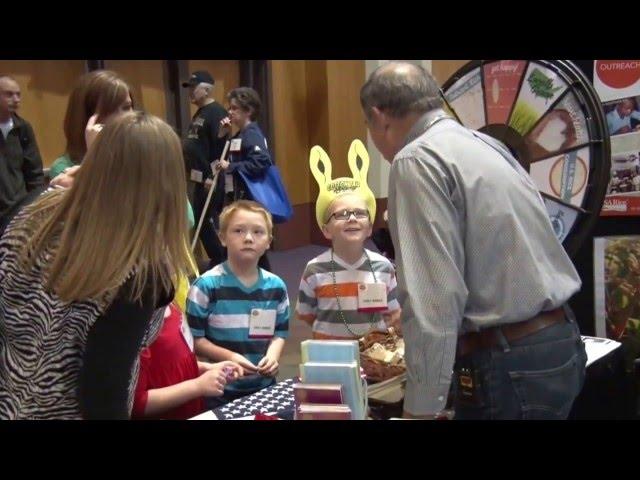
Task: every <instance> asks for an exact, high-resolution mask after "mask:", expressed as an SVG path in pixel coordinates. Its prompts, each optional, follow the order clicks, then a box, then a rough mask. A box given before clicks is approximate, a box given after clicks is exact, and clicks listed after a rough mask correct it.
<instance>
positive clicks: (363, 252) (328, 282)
mask: <svg viewBox="0 0 640 480" xmlns="http://www.w3.org/2000/svg"><path fill="white" fill-rule="evenodd" d="M358 159H360V161H361V162H360V165H358ZM348 160H349V168H350V170H351V173H352V175H353V178H346V177H342V178H336V179H332V178H331V160H330V159H329V156H328V155H327V154H326V152H325V151H324V150H323V149H322V148H321V147H319V146H315V147H313V148H312V149H311V153H310V155H309V164H310V167H311V171H312V173H313V176H314V177H315V179H316V181H317V182H318V185H319V187H320V191H319V193H318V198H317V200H316V221H317V222H318V226H319V227H320V229H321V230H322V233H323V234H324V236H325V238H327V239H328V240H331V244H332V246H331V248H330V249H329V250H327V251H326V252H324V253H322V254H320V255H318V256H317V257H315V258H314V259H312V260H311V261H310V262H309V263H307V266H306V268H305V270H304V273H303V274H302V279H301V280H300V289H299V293H298V303H297V306H296V315H297V317H298V318H299V319H300V320H303V321H305V322H307V323H309V324H311V325H312V330H313V338H315V339H341V340H344V339H349V340H351V339H357V338H360V337H362V336H364V335H366V334H367V333H368V332H370V331H372V330H381V331H384V330H386V329H387V327H388V326H391V325H394V326H397V325H398V323H399V317H400V305H399V303H398V300H397V298H396V290H397V289H396V277H395V270H394V268H393V265H392V264H391V262H390V261H389V260H388V259H387V258H385V257H383V256H382V255H380V254H378V253H376V252H372V251H370V250H367V249H366V248H364V242H365V241H366V240H367V238H369V237H370V236H371V231H372V224H373V220H374V219H375V214H376V200H375V197H374V195H373V192H372V191H371V189H370V188H369V186H368V185H367V171H368V169H369V155H368V153H367V150H366V149H365V147H364V145H363V144H362V142H361V141H360V140H357V139H356V140H354V141H353V142H352V143H351V147H350V148H349V156H348ZM320 165H322V167H323V169H322V171H321V170H320V168H319V166H320Z"/></svg>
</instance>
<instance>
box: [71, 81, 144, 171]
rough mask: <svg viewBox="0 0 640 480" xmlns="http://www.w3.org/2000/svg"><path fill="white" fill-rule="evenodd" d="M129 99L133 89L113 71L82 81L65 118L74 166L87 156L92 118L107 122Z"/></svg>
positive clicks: (78, 83) (75, 88) (72, 95)
mask: <svg viewBox="0 0 640 480" xmlns="http://www.w3.org/2000/svg"><path fill="white" fill-rule="evenodd" d="M127 95H129V96H131V88H130V87H129V85H127V83H126V82H125V81H124V80H123V79H122V78H121V77H120V76H119V75H118V74H117V73H115V72H112V71H110V70H95V71H93V72H89V73H85V74H84V75H82V76H81V77H80V78H79V79H78V82H77V83H76V86H75V87H74V89H73V91H72V92H71V95H69V102H68V103H67V112H66V114H65V117H64V135H65V137H66V139H67V147H66V151H67V154H68V155H69V157H70V158H71V160H73V162H74V163H80V162H81V161H82V158H83V157H84V155H85V153H86V152H87V145H86V143H85V138H84V130H85V127H86V125H87V122H88V121H89V118H91V115H93V114H94V113H99V114H100V118H99V119H98V121H99V122H100V121H102V120H104V119H105V118H106V117H108V116H109V115H111V114H112V113H114V112H115V111H117V110H118V109H119V108H120V106H121V105H122V104H123V103H124V102H125V101H126V100H127ZM131 98H132V99H133V96H131Z"/></svg>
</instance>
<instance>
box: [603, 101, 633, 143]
mask: <svg viewBox="0 0 640 480" xmlns="http://www.w3.org/2000/svg"><path fill="white" fill-rule="evenodd" d="M602 109H603V110H604V114H605V117H606V119H607V128H608V129H609V135H611V136H612V137H613V136H614V135H622V134H625V133H631V132H640V96H635V97H626V98H621V99H618V100H615V101H613V102H607V103H603V104H602Z"/></svg>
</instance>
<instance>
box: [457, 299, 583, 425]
mask: <svg viewBox="0 0 640 480" xmlns="http://www.w3.org/2000/svg"><path fill="white" fill-rule="evenodd" d="M565 315H566V317H567V321H566V322H560V323H556V324H554V325H552V326H550V327H547V328H544V329H542V330H540V331H538V332H535V333H533V334H531V335H529V336H527V337H525V338H522V339H519V340H517V341H514V342H511V343H508V342H507V340H506V339H505V338H504V335H502V334H501V333H500V334H499V336H500V337H501V342H500V344H499V345H497V346H495V347H493V348H491V349H480V350H477V351H475V352H473V353H471V354H470V355H468V356H466V357H464V358H458V359H456V368H455V373H454V378H453V383H454V392H455V397H454V408H455V418H456V419H457V420H458V419H459V420H563V419H566V418H567V417H568V415H569V412H570V410H571V406H572V405H573V402H574V400H575V398H576V397H577V396H578V394H579V393H580V390H581V389H582V385H583V383H584V378H585V368H586V362H587V354H586V352H585V348H584V344H583V343H582V340H581V338H580V331H579V330H578V326H577V325H576V322H575V318H574V316H573V313H572V312H571V310H570V309H569V307H568V306H566V307H565ZM464 367H466V368H468V369H469V370H470V371H471V372H473V382H474V388H475V390H474V395H473V398H470V397H468V396H463V395H461V394H460V391H459V388H460V387H459V382H458V376H459V370H460V368H464Z"/></svg>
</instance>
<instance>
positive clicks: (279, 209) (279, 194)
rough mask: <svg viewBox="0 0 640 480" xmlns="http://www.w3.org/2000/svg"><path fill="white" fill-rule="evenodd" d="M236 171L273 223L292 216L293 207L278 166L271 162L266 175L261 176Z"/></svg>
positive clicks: (281, 221) (282, 221)
mask: <svg viewBox="0 0 640 480" xmlns="http://www.w3.org/2000/svg"><path fill="white" fill-rule="evenodd" d="M237 173H239V174H240V176H241V177H242V180H244V183H245V184H246V185H247V189H248V190H249V192H251V196H252V197H253V199H254V200H255V201H256V202H258V203H261V204H262V205H264V207H265V208H266V209H267V210H268V211H269V212H270V213H271V216H272V217H273V221H274V222H275V223H284V222H286V221H288V220H289V219H290V218H291V217H292V216H293V208H292V207H291V202H289V197H288V195H287V190H286V189H285V188H284V185H283V183H282V179H281V178H280V171H279V170H278V167H276V166H275V165H273V164H272V165H271V166H270V167H269V168H268V170H267V173H266V175H265V176H264V177H261V178H251V177H249V176H248V175H245V174H244V173H242V172H241V171H240V170H238V171H237Z"/></svg>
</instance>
